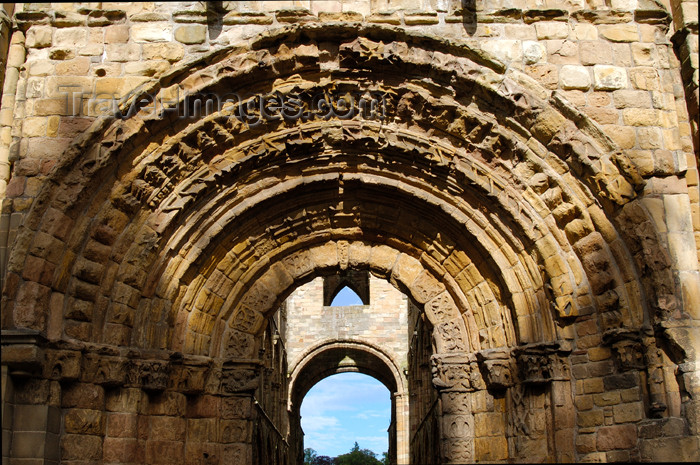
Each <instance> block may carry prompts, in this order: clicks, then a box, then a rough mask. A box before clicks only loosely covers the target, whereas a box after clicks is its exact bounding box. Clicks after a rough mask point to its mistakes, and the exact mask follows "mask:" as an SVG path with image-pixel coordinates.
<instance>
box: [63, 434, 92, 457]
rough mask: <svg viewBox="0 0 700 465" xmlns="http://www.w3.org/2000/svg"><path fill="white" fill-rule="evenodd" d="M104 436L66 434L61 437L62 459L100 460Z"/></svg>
mask: <svg viewBox="0 0 700 465" xmlns="http://www.w3.org/2000/svg"><path fill="white" fill-rule="evenodd" d="M101 458H102V438H101V437H100V436H92V435H84V434H66V435H63V436H62V437H61V459H62V460H100V459H101Z"/></svg>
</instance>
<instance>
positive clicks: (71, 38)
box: [53, 27, 88, 50]
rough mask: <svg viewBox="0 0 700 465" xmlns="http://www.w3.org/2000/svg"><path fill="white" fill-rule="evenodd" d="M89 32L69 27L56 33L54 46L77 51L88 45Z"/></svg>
mask: <svg viewBox="0 0 700 465" xmlns="http://www.w3.org/2000/svg"><path fill="white" fill-rule="evenodd" d="M87 43H88V40H87V30H86V28H84V27H67V28H63V29H56V30H55V31H54V37H53V46H54V47H65V48H68V49H69V50H75V48H76V47H83V46H85V45H87Z"/></svg>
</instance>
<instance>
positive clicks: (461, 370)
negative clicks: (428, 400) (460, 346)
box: [430, 354, 485, 391]
mask: <svg viewBox="0 0 700 465" xmlns="http://www.w3.org/2000/svg"><path fill="white" fill-rule="evenodd" d="M430 364H431V369H432V373H433V385H434V386H435V387H436V388H437V389H438V390H440V391H476V390H479V389H484V388H485V385H484V381H483V380H482V379H481V373H479V368H478V365H477V363H476V358H475V357H474V356H473V355H468V354H435V355H432V356H431V357H430Z"/></svg>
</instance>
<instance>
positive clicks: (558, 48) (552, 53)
mask: <svg viewBox="0 0 700 465" xmlns="http://www.w3.org/2000/svg"><path fill="white" fill-rule="evenodd" d="M546 47H547V61H549V62H550V63H557V64H562V65H577V64H580V60H579V46H578V43H577V42H575V41H573V40H562V39H557V40H548V41H547V42H546Z"/></svg>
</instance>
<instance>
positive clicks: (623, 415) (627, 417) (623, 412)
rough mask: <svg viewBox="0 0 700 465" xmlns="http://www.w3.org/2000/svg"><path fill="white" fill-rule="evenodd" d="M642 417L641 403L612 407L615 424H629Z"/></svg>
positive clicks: (642, 406)
mask: <svg viewBox="0 0 700 465" xmlns="http://www.w3.org/2000/svg"><path fill="white" fill-rule="evenodd" d="M643 417H644V405H643V404H642V403H641V402H631V403H627V404H618V405H614V406H613V418H614V420H615V423H631V422H636V421H639V420H641V419H642V418H643Z"/></svg>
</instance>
